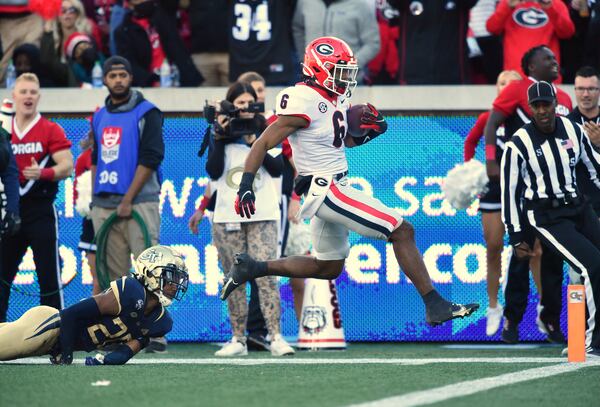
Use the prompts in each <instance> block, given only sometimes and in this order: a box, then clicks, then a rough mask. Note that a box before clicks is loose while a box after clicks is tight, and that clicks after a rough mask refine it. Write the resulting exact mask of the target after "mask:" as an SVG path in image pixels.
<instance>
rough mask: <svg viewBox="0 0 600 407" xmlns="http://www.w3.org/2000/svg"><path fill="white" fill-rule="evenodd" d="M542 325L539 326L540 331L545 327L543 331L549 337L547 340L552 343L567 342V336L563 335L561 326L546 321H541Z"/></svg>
mask: <svg viewBox="0 0 600 407" xmlns="http://www.w3.org/2000/svg"><path fill="white" fill-rule="evenodd" d="M540 322H541V324H540V325H539V327H540V330H542V327H543V331H544V333H545V334H546V335H548V336H547V337H546V340H547V341H548V342H550V343H563V344H564V343H566V342H567V341H566V340H565V336H564V335H563V333H562V332H561V330H560V325H559V324H557V323H553V322H546V321H541V320H540Z"/></svg>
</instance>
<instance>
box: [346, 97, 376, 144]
mask: <svg viewBox="0 0 600 407" xmlns="http://www.w3.org/2000/svg"><path fill="white" fill-rule="evenodd" d="M369 110H370V109H369V107H368V106H367V105H365V104H362V103H361V104H358V105H353V106H352V107H350V109H348V111H347V112H346V121H347V122H348V134H350V135H351V136H352V137H362V136H364V135H365V134H367V132H368V131H369V129H361V128H360V125H361V124H362V121H361V120H362V116H363V113H364V112H367V111H369Z"/></svg>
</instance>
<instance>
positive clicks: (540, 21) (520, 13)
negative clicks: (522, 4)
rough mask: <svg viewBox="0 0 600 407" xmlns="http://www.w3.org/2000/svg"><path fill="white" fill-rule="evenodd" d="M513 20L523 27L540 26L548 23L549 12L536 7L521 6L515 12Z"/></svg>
mask: <svg viewBox="0 0 600 407" xmlns="http://www.w3.org/2000/svg"><path fill="white" fill-rule="evenodd" d="M513 20H515V23H517V24H519V25H520V26H521V27H525V28H539V27H543V26H545V25H546V24H547V23H548V14H546V13H545V12H544V10H541V9H539V8H535V7H528V8H521V9H518V10H517V11H515V12H514V13H513Z"/></svg>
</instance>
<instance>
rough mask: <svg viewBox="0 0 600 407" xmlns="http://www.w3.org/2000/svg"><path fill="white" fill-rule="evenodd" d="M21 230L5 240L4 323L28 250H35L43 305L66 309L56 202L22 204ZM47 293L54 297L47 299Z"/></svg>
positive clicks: (0, 289) (0, 296)
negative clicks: (64, 306) (17, 276)
mask: <svg viewBox="0 0 600 407" xmlns="http://www.w3.org/2000/svg"><path fill="white" fill-rule="evenodd" d="M20 210H21V230H20V231H19V232H18V233H17V234H16V235H15V236H10V237H5V238H3V239H2V243H1V247H0V249H1V250H2V255H1V256H0V257H1V266H2V270H0V278H2V280H3V281H2V282H0V322H5V321H6V313H7V311H8V302H9V297H10V285H12V282H13V280H14V279H15V276H16V274H17V271H18V268H19V265H20V264H21V261H22V260H23V256H24V255H25V252H26V251H27V248H28V247H30V246H31V249H32V251H33V260H34V263H35V269H36V274H37V278H38V283H39V285H40V304H41V305H48V306H50V307H54V308H56V309H59V310H60V309H62V308H63V296H62V290H59V288H61V287H62V284H61V280H60V267H59V257H58V236H57V235H58V233H57V228H58V223H57V222H58V219H57V216H56V211H55V209H54V205H53V204H52V202H49V201H47V200H40V201H38V202H35V201H33V200H26V201H21V205H20ZM47 293H53V294H51V295H47Z"/></svg>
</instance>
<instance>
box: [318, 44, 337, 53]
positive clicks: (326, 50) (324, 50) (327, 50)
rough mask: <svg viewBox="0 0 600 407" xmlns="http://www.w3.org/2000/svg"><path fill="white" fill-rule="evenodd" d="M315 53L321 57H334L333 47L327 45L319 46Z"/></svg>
mask: <svg viewBox="0 0 600 407" xmlns="http://www.w3.org/2000/svg"><path fill="white" fill-rule="evenodd" d="M315 51H317V52H318V53H319V54H321V55H333V46H332V45H331V44H326V43H323V44H319V45H317V46H316V47H315Z"/></svg>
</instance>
